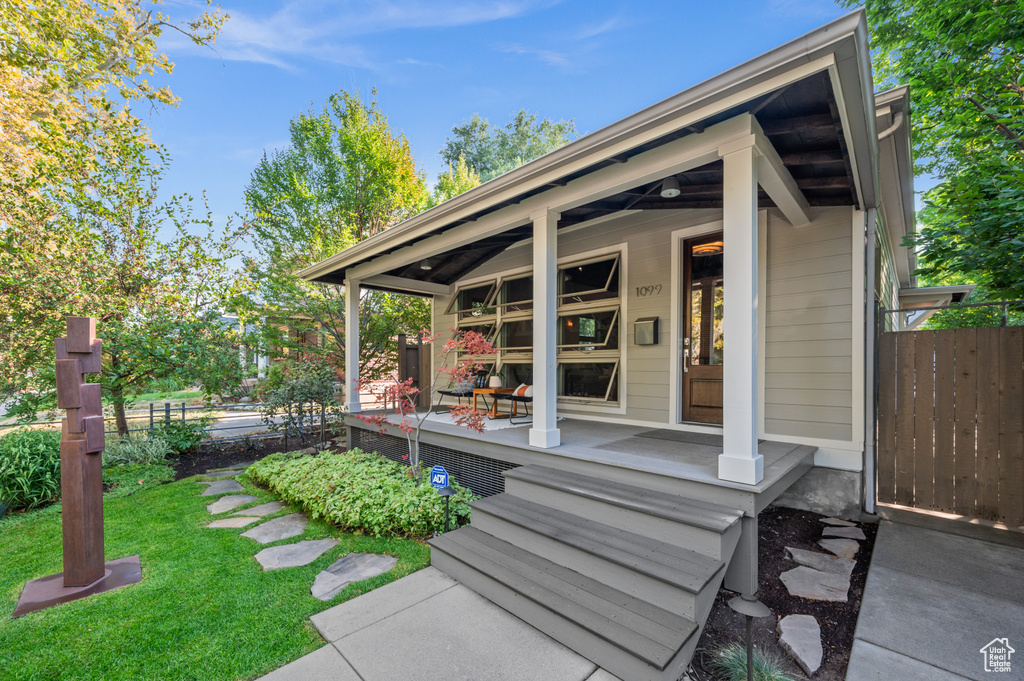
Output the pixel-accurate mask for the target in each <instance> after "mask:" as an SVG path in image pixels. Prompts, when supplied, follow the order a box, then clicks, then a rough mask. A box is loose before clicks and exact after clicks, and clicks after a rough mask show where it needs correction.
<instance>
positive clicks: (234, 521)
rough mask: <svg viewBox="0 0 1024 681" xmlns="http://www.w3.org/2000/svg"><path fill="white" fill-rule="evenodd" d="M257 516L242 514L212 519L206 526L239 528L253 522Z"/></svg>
mask: <svg viewBox="0 0 1024 681" xmlns="http://www.w3.org/2000/svg"><path fill="white" fill-rule="evenodd" d="M257 520H259V518H249V517H246V516H242V517H241V518H221V519H220V520H214V521H213V522H212V523H210V524H209V525H207V527H227V528H239V527H245V526H246V525H248V524H249V523H254V522H256V521H257Z"/></svg>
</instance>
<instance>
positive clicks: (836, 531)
mask: <svg viewBox="0 0 1024 681" xmlns="http://www.w3.org/2000/svg"><path fill="white" fill-rule="evenodd" d="M821 536H822V537H843V538H844V539H867V537H865V536H864V530H862V529H860V528H859V527H826V528H825V531H824V532H822V533H821Z"/></svg>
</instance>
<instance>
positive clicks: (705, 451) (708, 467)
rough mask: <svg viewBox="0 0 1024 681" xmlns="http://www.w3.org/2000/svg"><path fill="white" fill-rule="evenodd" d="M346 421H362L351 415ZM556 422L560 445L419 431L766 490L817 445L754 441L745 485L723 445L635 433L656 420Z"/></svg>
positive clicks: (429, 424)
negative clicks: (722, 460)
mask: <svg viewBox="0 0 1024 681" xmlns="http://www.w3.org/2000/svg"><path fill="white" fill-rule="evenodd" d="M350 425H355V426H360V425H362V424H360V422H359V421H356V420H354V419H353V420H352V421H350ZM557 426H558V428H559V430H560V431H561V445H560V446H558V447H554V448H551V449H543V448H540V447H533V446H531V445H530V443H529V439H530V428H531V426H530V425H528V424H523V425H521V426H515V427H511V428H509V427H504V428H500V429H497V430H486V431H485V432H483V433H476V432H473V431H471V430H468V429H467V428H462V427H458V426H455V425H452V424H450V423H444V422H439V421H438V420H435V419H434V418H433V417H428V418H427V420H426V421H425V422H424V424H423V431H424V434H427V433H437V434H441V435H447V436H453V437H457V438H463V439H467V440H472V441H479V442H486V443H488V444H489V445H491V446H494V445H497V446H501V447H511V448H514V449H520V450H524V451H527V452H536V453H541V454H546V455H549V456H561V457H565V458H569V459H578V460H581V461H588V462H594V463H600V464H604V465H609V466H616V467H620V468H628V469H632V470H637V471H644V472H648V473H655V474H657V475H662V476H668V477H675V478H679V479H682V480H692V481H695V482H702V483H707V484H712V485H718V486H721V487H731V488H733V489H738V490H744V491H748V492H762V491H764V490H765V489H767V488H768V487H770V486H771V485H773V484H774V483H775V482H777V481H778V480H779V479H780V478H782V477H783V476H785V475H786V474H787V473H788V472H790V471H791V470H792V469H793V468H794V467H796V466H798V465H800V464H802V463H804V462H806V461H807V460H808V459H809V458H810V457H812V456H813V455H814V451H815V450H816V448H815V447H811V446H808V445H796V444H792V443H785V442H770V441H764V442H761V443H760V444H759V445H758V453H759V454H761V456H763V457H764V477H763V479H762V480H761V482H759V483H758V484H757V485H745V484H742V483H737V482H730V481H728V480H720V479H719V478H718V456H719V455H720V454H721V453H722V447H721V446H715V445H705V444H694V443H690V442H675V441H669V440H661V439H655V438H651V437H638V435H639V434H641V433H646V432H649V431H652V430H658V427H657V426H655V425H654V424H651V425H645V426H634V425H624V424H619V423H607V422H602V421H590V420H584V419H574V418H564V419H562V420H560V421H558V424H557ZM362 427H366V426H365V425H363V426H362ZM428 437H429V436H428ZM425 440H426V438H425Z"/></svg>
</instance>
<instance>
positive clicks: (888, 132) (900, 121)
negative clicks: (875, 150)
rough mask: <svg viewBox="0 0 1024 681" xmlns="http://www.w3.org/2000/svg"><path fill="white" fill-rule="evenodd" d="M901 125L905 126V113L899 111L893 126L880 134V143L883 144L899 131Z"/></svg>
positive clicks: (893, 119)
mask: <svg viewBox="0 0 1024 681" xmlns="http://www.w3.org/2000/svg"><path fill="white" fill-rule="evenodd" d="M901 125H903V112H902V111H897V112H896V115H895V116H893V117H892V125H890V126H889V127H888V128H886V129H885V130H883V131H882V132H880V133H878V141H879V142H881V141H882V140H884V139H885V138H886V137H888V136H889V135H891V134H893V133H894V132H896V131H897V130H899V129H900V126H901Z"/></svg>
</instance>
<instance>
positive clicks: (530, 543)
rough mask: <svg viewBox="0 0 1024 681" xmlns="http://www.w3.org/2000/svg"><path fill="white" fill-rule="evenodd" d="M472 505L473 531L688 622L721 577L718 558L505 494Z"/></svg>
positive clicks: (707, 603) (703, 606) (706, 606)
mask: <svg viewBox="0 0 1024 681" xmlns="http://www.w3.org/2000/svg"><path fill="white" fill-rule="evenodd" d="M472 507H473V521H472V524H473V526H474V527H476V528H478V529H480V530H483V531H484V532H487V533H489V534H491V535H494V536H495V537H498V538H499V539H502V540H505V541H507V542H509V543H512V544H515V545H516V546H519V547H520V548H523V549H525V550H527V551H530V552H531V553H535V554H537V555H539V556H542V557H544V558H546V559H548V560H550V561H552V562H554V563H557V564H559V565H563V566H565V567H567V568H569V569H571V570H574V571H576V572H579V573H581V574H584V575H586V576H588V577H590V578H592V579H595V580H598V581H601V582H604V583H606V584H608V585H609V586H611V587H613V588H615V589H618V590H620V591H623V592H625V593H629V594H631V595H633V596H635V597H638V598H641V599H644V600H647V601H649V602H651V603H659V604H663V605H664V607H666V608H670V609H672V610H673V611H674V612H677V613H679V614H680V615H682V616H684V617H688V618H691V619H697V618H698V617H700V616H702V615H703V614H705V613H706V612H707V609H709V608H710V606H711V602H712V601H713V600H714V595H715V591H717V588H718V584H719V583H720V582H721V577H722V575H723V573H724V567H725V563H724V562H723V561H721V560H718V559H717V558H713V557H710V556H707V555H704V554H701V553H697V552H695V551H690V550H688V549H685V548H681V547H679V546H675V545H672V544H667V543H665V542H660V541H657V540H654V539H651V538H650V537H645V536H643V535H639V534H636V533H633V532H629V531H628V530H623V529H621V528H617V527H613V526H611V525H606V524H603V523H599V522H596V521H593V520H589V519H587V518H581V517H579V516H576V515H573V514H571V513H566V512H564V511H560V510H557V509H553V508H550V507H546V506H542V505H540V504H536V503H533V502H530V501H526V500H523V499H518V498H516V497H512V496H510V495H508V494H500V495H497V496H493V497H488V498H486V499H479V500H477V501H475V502H473V503H472Z"/></svg>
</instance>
